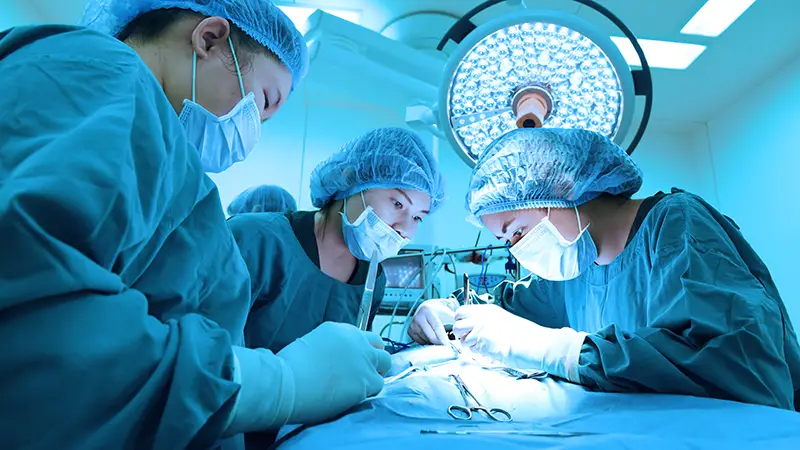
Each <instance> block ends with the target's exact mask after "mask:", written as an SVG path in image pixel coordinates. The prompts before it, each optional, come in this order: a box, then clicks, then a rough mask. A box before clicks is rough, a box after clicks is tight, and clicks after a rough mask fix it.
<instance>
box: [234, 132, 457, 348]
mask: <svg viewBox="0 0 800 450" xmlns="http://www.w3.org/2000/svg"><path fill="white" fill-rule="evenodd" d="M443 196H444V192H443V183H442V177H441V175H440V173H439V168H438V166H437V163H436V160H435V159H434V158H433V155H432V154H431V152H430V150H429V149H428V148H427V147H426V146H425V144H424V142H423V141H422V139H420V137H419V136H418V135H417V134H416V133H414V132H413V131H409V130H406V129H402V128H379V129H376V130H373V131H370V132H368V133H365V134H363V135H361V136H359V137H357V138H355V139H353V140H351V141H350V142H348V143H346V144H345V145H344V146H343V147H342V148H341V149H340V150H339V151H338V152H337V153H335V154H334V155H333V156H332V157H330V158H329V159H328V160H326V161H323V162H322V163H320V164H319V165H318V166H317V167H316V168H315V169H314V171H313V172H312V173H311V200H312V203H313V205H314V206H315V207H316V208H319V209H318V210H315V211H298V212H295V213H286V214H280V213H274V214H245V215H240V216H234V217H233V218H232V219H231V220H230V221H229V222H228V223H229V225H230V227H231V231H232V232H233V234H234V236H235V238H236V242H237V243H238V244H239V248H240V250H241V252H242V256H243V257H244V260H245V262H246V263H247V268H248V269H249V271H250V277H251V283H252V289H251V290H252V296H253V302H254V304H253V310H252V311H251V313H250V316H249V318H248V320H247V326H246V328H245V337H246V342H247V344H248V346H251V347H263V348H268V349H270V350H272V351H274V352H279V351H281V350H282V349H283V348H284V347H286V346H287V345H289V344H290V343H291V342H292V341H294V340H295V339H297V338H298V337H300V336H302V335H304V334H306V333H308V332H309V331H311V330H313V329H314V328H316V327H317V326H318V325H319V324H321V323H323V322H326V321H331V322H343V323H349V324H355V323H356V318H357V315H358V309H359V305H360V303H361V295H362V293H363V292H364V286H365V282H366V278H367V272H368V269H369V261H370V258H371V257H372V255H373V253H376V252H377V258H378V262H380V261H383V260H385V259H386V258H389V257H392V256H395V255H397V253H398V252H399V251H400V249H401V248H403V247H404V246H405V245H406V244H408V242H409V241H410V240H411V238H412V237H413V236H414V234H415V233H416V232H417V229H418V228H419V226H420V224H421V223H422V222H423V220H424V219H425V218H426V217H427V216H428V214H431V213H433V212H434V211H435V210H436V209H437V208H438V207H439V205H440V204H441V202H442V198H443ZM385 285H386V277H385V276H384V275H383V272H382V271H380V273H379V274H378V278H377V280H376V284H375V291H374V295H373V304H372V309H371V314H370V323H371V321H372V319H373V318H374V316H375V313H376V312H377V311H378V306H379V305H380V303H381V300H382V298H383V291H384V287H385Z"/></svg>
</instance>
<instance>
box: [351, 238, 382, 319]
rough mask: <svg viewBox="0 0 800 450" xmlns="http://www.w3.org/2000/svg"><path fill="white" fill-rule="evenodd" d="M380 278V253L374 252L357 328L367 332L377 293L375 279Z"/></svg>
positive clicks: (362, 297) (359, 309)
mask: <svg viewBox="0 0 800 450" xmlns="http://www.w3.org/2000/svg"><path fill="white" fill-rule="evenodd" d="M377 277H378V251H377V250H375V251H374V252H372V258H371V259H370V261H369V270H367V282H366V284H365V285H364V294H363V295H362V296H361V304H360V305H359V307H358V317H357V319H356V326H357V327H358V328H360V329H362V330H364V331H367V326H368V325H369V313H370V310H371V309H372V293H373V292H374V291H375V279H376V278H377Z"/></svg>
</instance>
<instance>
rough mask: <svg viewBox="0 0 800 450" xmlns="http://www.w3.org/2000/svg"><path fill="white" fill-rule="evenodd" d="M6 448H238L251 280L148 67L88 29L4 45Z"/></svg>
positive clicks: (0, 366) (0, 270) (1, 324)
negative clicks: (235, 427)
mask: <svg viewBox="0 0 800 450" xmlns="http://www.w3.org/2000/svg"><path fill="white" fill-rule="evenodd" d="M0 85H2V86H3V94H2V95H0V148H1V149H2V151H0V236H2V238H1V239H2V257H1V258H0V342H2V356H0V380H2V382H0V398H2V401H0V436H2V439H0V440H2V447H3V448H34V449H48V450H50V449H56V448H103V449H110V448H123V447H124V448H136V449H144V448H154V449H177V448H211V447H215V446H218V445H223V446H225V448H241V447H242V446H243V438H242V436H237V437H235V438H234V440H233V441H231V440H226V441H224V442H221V441H220V437H221V436H222V434H223V432H224V429H225V427H226V426H227V422H228V420H229V416H230V413H231V409H232V407H233V402H234V400H235V396H236V393H237V391H238V385H237V384H235V383H234V382H233V381H232V380H233V376H234V361H233V354H232V351H231V344H235V343H242V341H243V329H244V324H245V320H246V317H247V311H248V310H249V306H250V305H249V288H250V286H249V283H250V281H249V276H248V274H247V269H246V267H245V265H244V262H243V260H242V258H241V255H240V254H239V251H238V248H237V247H236V244H235V242H234V240H233V237H232V236H231V234H230V231H229V230H228V227H227V225H226V224H225V217H224V214H223V211H222V208H221V204H220V199H219V195H218V192H217V189H216V187H215V186H214V183H213V182H212V181H211V180H210V179H209V178H208V177H206V176H205V175H204V173H203V169H202V167H201V164H200V160H199V157H198V154H197V151H196V150H195V149H194V147H192V146H190V145H189V144H188V143H187V142H186V139H185V137H184V133H183V129H182V127H181V124H180V122H179V121H178V117H177V115H176V114H175V111H174V110H173V108H172V107H171V106H170V104H169V102H168V100H167V98H166V97H165V95H164V93H163V91H162V89H161V86H160V85H159V83H158V81H157V80H156V79H155V77H154V76H153V74H152V73H151V72H150V70H149V69H148V68H147V66H145V64H144V63H143V62H142V60H141V59H140V58H139V57H138V56H137V55H136V53H135V52H134V51H133V50H132V49H130V48H129V47H128V46H126V45H124V44H122V43H121V42H119V41H117V40H115V39H113V38H111V37H108V36H105V35H102V34H98V33H95V32H92V31H88V30H85V29H82V28H76V27H66V26H42V27H26V28H16V29H12V30H7V31H5V32H3V33H0Z"/></svg>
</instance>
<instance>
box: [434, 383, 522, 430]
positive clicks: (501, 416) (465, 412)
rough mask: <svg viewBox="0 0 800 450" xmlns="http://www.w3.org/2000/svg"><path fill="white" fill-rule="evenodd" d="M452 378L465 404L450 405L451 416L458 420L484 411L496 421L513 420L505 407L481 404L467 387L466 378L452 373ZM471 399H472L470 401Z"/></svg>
mask: <svg viewBox="0 0 800 450" xmlns="http://www.w3.org/2000/svg"><path fill="white" fill-rule="evenodd" d="M450 378H452V379H453V380H455V383H456V387H457V388H458V392H459V393H460V394H461V398H462V399H463V400H464V406H461V405H450V407H449V408H447V413H448V414H450V417H452V418H453V419H456V420H470V419H472V413H473V412H482V413H484V414H486V416H487V417H489V418H490V419H492V420H494V421H495V422H511V413H509V412H508V411H506V410H505V409H501V408H486V407H484V406H483V405H481V403H480V402H479V401H478V399H477V398H475V396H474V395H472V392H470V390H469V389H468V388H467V385H466V384H464V380H462V379H461V377H460V376H458V375H454V374H451V375H450ZM470 399H471V400H472V401H470ZM471 404H474V406H471Z"/></svg>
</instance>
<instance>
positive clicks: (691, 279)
mask: <svg viewBox="0 0 800 450" xmlns="http://www.w3.org/2000/svg"><path fill="white" fill-rule="evenodd" d="M496 296H498V298H499V299H500V301H501V302H502V303H504V305H505V306H506V308H507V309H509V310H510V311H512V312H514V313H515V314H517V315H519V316H521V317H524V318H526V319H528V320H531V321H533V322H536V323H538V324H540V325H543V326H548V327H572V328H574V329H576V330H579V331H585V332H587V333H590V335H589V337H588V338H587V339H586V341H585V342H584V345H583V348H582V350H581V355H580V361H579V364H580V368H579V372H580V378H581V384H583V385H585V386H588V387H589V388H592V389H595V390H600V391H609V392H659V393H674V394H686V395H693V396H699V397H714V398H721V399H729V400H737V401H741V402H746V403H755V404H762V405H769V406H775V407H779V408H784V409H790V410H791V409H800V392H798V389H800V349H799V348H798V342H797V336H796V334H795V331H794V329H793V328H792V324H791V322H790V320H789V316H788V314H787V312H786V308H785V307H784V305H783V302H782V300H781V297H780V295H779V294H778V290H777V288H776V287H775V284H774V283H773V281H772V277H771V276H770V274H769V272H768V270H767V268H766V266H765V265H764V263H763V262H762V261H761V259H760V258H759V257H758V255H756V253H755V251H754V250H753V249H752V247H750V245H749V244H748V243H747V242H746V241H745V239H744V237H743V236H742V234H741V233H740V231H739V230H738V228H737V227H736V226H735V224H734V223H733V222H732V221H730V220H729V219H727V218H726V217H724V216H723V215H721V214H720V213H719V212H717V211H716V210H715V209H714V208H713V207H711V206H710V205H708V204H707V203H706V202H705V201H703V200H702V199H701V198H699V197H697V196H695V195H692V194H689V193H685V192H683V191H679V190H673V193H671V194H669V195H666V196H665V197H664V198H663V199H661V200H660V201H659V202H658V203H656V204H655V205H654V206H653V208H652V209H651V210H650V211H649V213H647V215H646V217H644V219H643V220H642V223H641V227H640V228H639V229H638V231H637V232H636V233H635V235H634V236H633V238H632V239H631V241H630V243H629V244H628V246H627V247H626V248H625V250H624V251H623V252H622V253H621V254H620V255H619V256H618V257H617V258H616V259H615V260H614V261H613V262H612V263H611V264H609V265H607V266H597V265H593V266H592V267H590V269H588V270H587V271H586V272H585V273H583V274H582V275H581V276H579V277H578V278H576V279H574V280H570V281H567V282H550V281H546V280H542V279H538V278H535V277H529V278H527V279H525V280H522V281H520V282H517V283H515V284H511V283H509V284H505V285H501V286H500V287H498V291H496Z"/></svg>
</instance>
